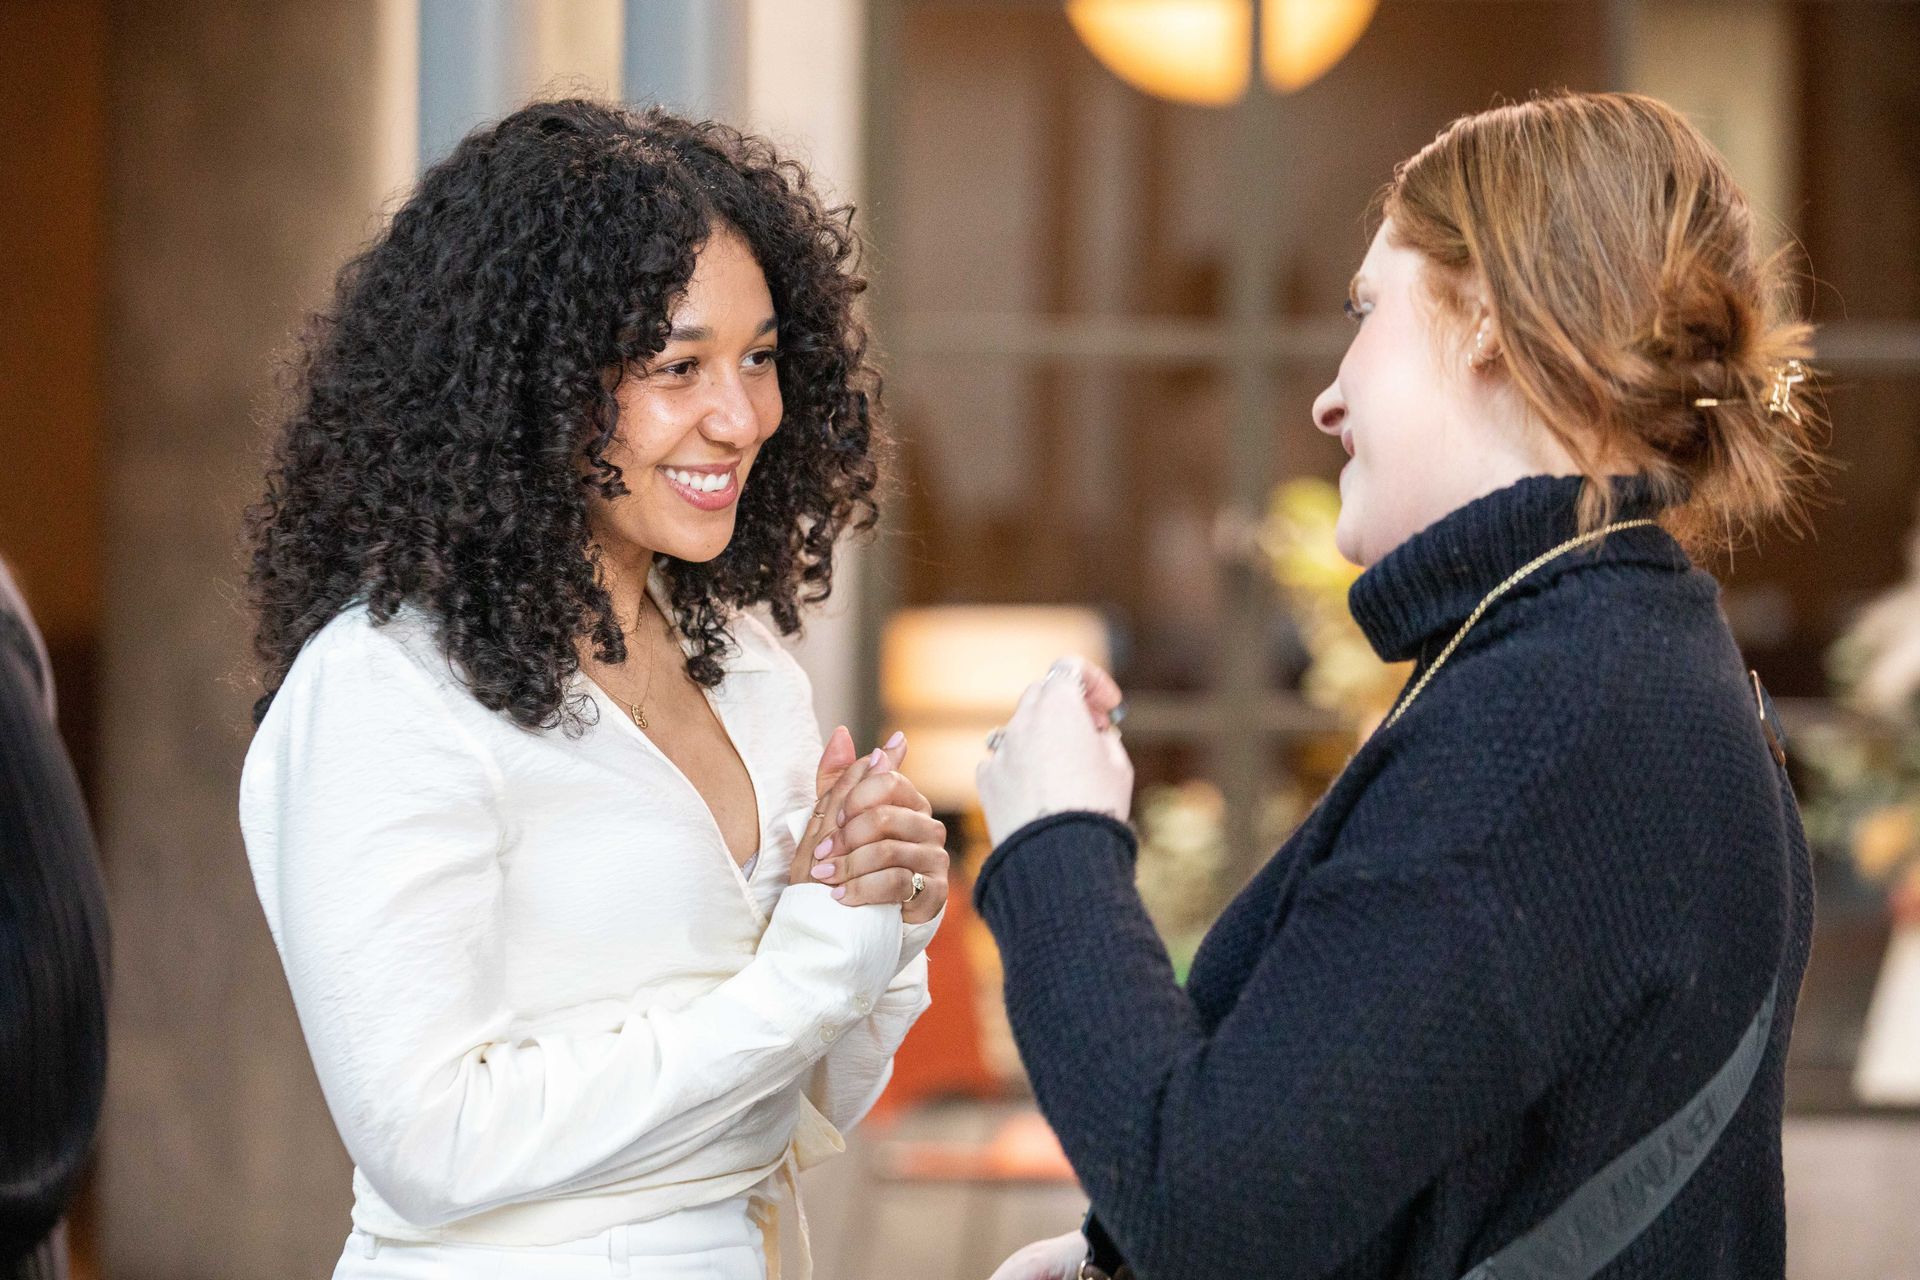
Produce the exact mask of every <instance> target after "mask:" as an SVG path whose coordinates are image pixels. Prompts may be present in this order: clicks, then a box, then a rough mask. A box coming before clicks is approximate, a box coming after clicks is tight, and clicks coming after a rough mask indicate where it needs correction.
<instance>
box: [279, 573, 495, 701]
mask: <svg viewBox="0 0 1920 1280" xmlns="http://www.w3.org/2000/svg"><path fill="white" fill-rule="evenodd" d="M398 664H409V665H410V666H411V667H413V668H416V669H417V670H418V672H419V674H420V675H421V676H424V677H425V679H426V681H427V682H428V684H430V685H431V686H432V687H433V688H434V689H436V690H437V691H439V692H440V693H441V695H442V696H443V697H445V699H446V701H447V702H448V703H449V705H453V706H457V705H459V703H460V699H458V698H453V697H450V696H447V695H450V694H454V693H463V692H464V691H465V682H464V681H463V680H462V679H461V676H460V674H459V671H458V668H457V666H456V664H455V663H454V661H453V660H452V659H451V658H449V657H448V656H447V654H446V652H445V649H444V648H443V646H442V645H441V643H440V640H439V636H438V632H437V628H436V627H435V624H434V622H433V619H432V618H431V616H430V615H428V614H427V613H426V612H425V611H424V610H422V609H421V608H419V607H418V606H417V605H413V604H402V605H401V606H400V608H398V609H396V610H395V611H394V613H393V615H392V616H391V617H390V618H388V619H386V620H385V621H380V620H378V619H376V618H375V617H374V616H373V613H372V611H371V610H370V609H369V608H368V606H367V604H366V602H365V601H362V600H354V601H351V602H349V603H348V604H346V605H345V606H343V607H342V608H341V609H340V611H339V612H338V613H336V614H334V616H333V617H332V618H330V619H328V620H327V622H326V623H325V624H324V625H323V626H321V627H320V629H319V630H317V631H315V632H314V633H313V634H312V635H311V636H309V637H308V638H307V641H306V643H305V644H304V645H302V646H301V648H300V652H299V654H298V655H297V656H296V657H295V658H294V660H293V665H292V666H291V667H289V668H288V670H287V674H286V678H285V679H284V680H283V681H282V682H281V685H280V690H279V692H278V694H276V696H275V698H274V701H273V705H272V706H271V707H269V708H268V711H267V721H264V722H262V724H261V726H260V727H261V728H262V729H266V728H267V726H268V723H269V722H271V721H273V720H274V719H275V716H274V712H275V711H278V710H280V709H281V708H282V707H283V706H284V705H287V704H288V703H289V702H291V701H293V700H297V699H298V698H299V697H301V696H302V695H303V693H305V692H306V686H308V685H309V684H314V683H316V682H324V690H323V689H321V688H315V689H314V690H313V691H312V692H313V693H314V694H316V695H322V696H328V695H330V696H335V697H352V696H354V695H355V694H356V693H363V694H367V695H369V696H375V695H383V694H390V693H391V692H392V689H393V681H392V677H393V676H394V675H395V674H400V673H405V672H406V668H405V667H403V666H400V665H398ZM409 683H412V681H409ZM416 687H417V686H416ZM468 700H469V701H470V700H471V699H470V698H469V699H468ZM476 705H477V704H476Z"/></svg>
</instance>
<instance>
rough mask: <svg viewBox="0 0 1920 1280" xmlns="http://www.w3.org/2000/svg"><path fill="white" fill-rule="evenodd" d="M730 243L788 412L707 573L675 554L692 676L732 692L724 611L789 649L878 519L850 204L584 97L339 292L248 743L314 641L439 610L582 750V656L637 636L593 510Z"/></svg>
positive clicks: (495, 136)
mask: <svg viewBox="0 0 1920 1280" xmlns="http://www.w3.org/2000/svg"><path fill="white" fill-rule="evenodd" d="M717 229H731V230H732V231H735V232H737V233H738V234H739V235H740V236H741V237H742V238H743V239H744V240H745V241H746V243H747V245H748V246H749V247H750V249H751V250H752V252H753V255H754V258H755V259H756V261H757V262H758V263H759V266H760V269H761V271H762V272H763V273H764V274H765V276H766V280H767V286H768V288H769V290H770V291H771V293H772V296H773V303H774V308H775V313H776V315H777V317H778V320H779V325H780V349H781V359H780V364H779V379H780V393H781V397H782V401H783V403H784V406H785V415H784V417H783V419H782V422H781V426H780V429H779V430H778V431H777V432H775V433H774V434H773V435H772V436H771V437H770V438H769V439H768V440H767V442H766V444H765V445H764V446H763V448H762V450H761V452H760V455H759V458H758V461H757V463H756V465H755V467H754V470H753V475H752V478H751V479H750V480H749V482H748V485H747V487H746V490H745V491H744V493H743V494H742V495H741V498H740V507H739V512H738V516H737V520H736V524H735V531H734V536H733V540H732V542H731V543H729V545H728V546H727V548H726V549H725V550H724V551H723V552H721V554H720V555H719V556H717V557H716V558H715V559H713V560H712V561H709V562H707V563H704V564H696V563H692V562H687V561H681V560H677V559H674V558H671V557H668V556H664V555H662V556H657V557H656V560H657V561H658V562H659V563H660V565H661V566H662V568H663V570H664V571H665V575H666V578H667V580H668V582H669V583H670V584H671V595H672V599H673V603H674V606H675V612H676V614H677V615H678V626H679V628H680V630H681V631H682V633H683V634H684V635H685V636H686V637H687V638H688V639H689V640H690V641H691V642H692V649H693V652H692V654H691V656H689V658H688V660H687V673H688V675H689V676H691V677H692V678H693V679H694V680H695V681H696V682H698V683H699V684H701V685H703V686H707V687H712V686H713V685H716V684H718V683H719V682H720V680H721V677H722V674H723V671H722V666H721V659H722V658H723V657H724V655H725V654H726V652H727V650H728V647H729V646H730V644H731V643H732V641H731V636H730V635H729V633H728V629H727V628H728V622H729V618H730V616H731V614H732V613H733V611H735V610H737V609H741V608H744V607H747V606H751V605H760V604H764V605H766V606H768V608H769V610H770V612H771V614H772V616H773V619H774V623H775V625H776V626H777V627H778V628H779V629H780V630H781V631H782V632H783V633H787V634H791V633H792V632H794V631H797V630H798V629H799V627H800V609H801V607H802V606H803V605H811V604H815V603H818V602H819V601H821V600H824V599H825V598H826V597H827V595H828V593H829V591H830V590H831V589H832V576H833V553H834V544H835V542H836V540H837V539H838V538H839V536H840V535H841V534H842V533H843V532H845V531H847V530H848V529H866V528H870V527H871V526H872V525H873V524H874V522H875V520H876V519H877V516H878V512H877V510H876V508H875V504H874V499H873V492H874V487H875V484H876V479H877V471H878V467H877V462H876V459H875V457H874V453H875V450H876V447H877V444H878V436H877V423H876V412H877V397H878V393H879V379H878V377H877V375H876V373H875V371H874V369H873V367H872V365H871V363H870V362H869V359H868V355H867V334H866V329H865V327H864V325H863V324H862V322H861V320H860V319H859V317H858V315H857V314H856V311H855V299H856V298H857V297H858V295H859V294H860V293H861V292H862V291H863V290H864V289H865V288H866V282H865V280H864V279H863V278H862V277H861V275H860V274H859V261H858V258H859V243H858V241H857V239H856V238H855V235H854V233H853V230H852V210H851V209H850V208H847V207H834V208H829V207H827V206H826V205H825V204H824V203H823V202H822V200H821V199H820V197H819V195H818V194H817V193H816V192H815V191H814V189H813V186H812V183H811V181H810V179H809V177H808V174H807V172H806V171H805V170H804V169H803V168H802V167H801V166H800V165H799V164H797V163H795V162H794V161H792V160H788V159H783V158H782V157H781V156H779V155H778V154H777V153H776V152H775V150H774V149H773V147H772V146H771V145H770V144H768V143H767V142H766V141H765V140H763V139H761V138H757V137H753V136H750V135H746V134H743V133H741V132H739V131H738V130H735V129H732V128H729V127H728V126H726V125H722V124H717V123H713V122H694V121H689V120H685V119H681V118H679V117H677V116H674V115H671V114H669V113H667V112H664V111H661V110H657V109H654V110H647V111H644V112H635V111H630V110H627V109H625V108H622V107H618V106H613V105H609V104H605V103H599V102H592V101H586V100H582V99H568V100H565V101H557V102H542V103H537V104H535V105H532V106H529V107H526V108H525V109H523V110H521V111H518V112H516V113H514V114H513V115H510V116H508V117H507V118H505V119H504V120H501V121H500V122H499V123H498V124H495V125H492V126H490V127H487V128H483V129H480V130H476V131H475V132H474V133H472V134H470V135H469V136H468V137H467V138H465V139H464V140H463V141H462V142H461V143H460V145H459V146H458V147H456V148H455V149H454V151H453V153H452V154H451V155H450V156H448V157H447V158H446V159H445V160H443V161H441V162H440V163H439V164H437V165H435V166H433V168H431V169H430V170H429V171H428V172H427V173H426V175H425V176H424V177H423V178H422V179H421V182H420V185H419V188H418V189H417V190H416V191H415V192H414V194H413V195H412V197H411V198H410V199H409V200H408V201H407V202H406V204H405V205H404V206H402V207H401V209H400V210H399V211H398V212H397V213H396V214H395V215H394V217H393V219H392V221H391V223H390V224H389V225H388V227H387V228H386V230H385V231H384V233H383V234H382V235H381V236H380V237H379V238H378V239H377V240H375V241H374V243H373V244H372V245H371V246H370V247H368V248H367V249H366V250H365V251H364V252H362V253H361V254H359V255H358V256H357V257H356V258H354V259H353V260H352V261H350V262H349V263H348V264H347V265H346V266H345V267H344V268H342V270H341V272H340V275H339V277H338V279H337V282H336V290H335V297H334V302H333V305H332V308H331V309H330V310H329V311H327V312H325V313H322V314H320V315H318V316H316V317H314V319H313V321H312V322H311V323H310V325H309V327H308V330H307V332H306V333H305V335H304V337H303V339H302V341H301V343H300V344H299V347H298V349H297V352H296V354H295V356H294V359H293V361H292V363H291V380H292V395H291V396H290V398H289V408H288V410H287V412H286V415H285V417H284V419H283V420H282V422H281V423H280V429H279V436H278V440H277V442H276V444H275V446H274V454H273V458H272V462H271V465H270V467H269V470H268V472H267V479H266V493H265V495H264V497H262V498H261V500H260V501H258V502H257V503H255V504H254V505H253V506H251V507H250V508H248V511H247V516H246V523H247V531H248V534H249V538H250V541H251V550H252V564H251V568H250V572H249V574H248V587H249V594H250V598H251V602H252V604H253V606H254V607H255V609H256V610H257V612H258V619H259V621H258V630H257V632H256V635H255V638H254V648H255V651H256V652H257V654H258V655H259V657H260V658H261V660H262V661H263V663H264V664H265V672H264V678H263V684H264V686H265V692H264V693H263V694H262V696H261V697H260V698H259V700H258V701H257V702H256V703H255V704H254V708H253V721H254V723H255V724H256V725H258V724H259V723H260V721H261V719H262V718H263V717H264V716H265V715H266V712H267V708H268V707H269V706H270V705H271V703H272V701H273V696H274V693H275V691H277V690H278V689H279V687H280V684H281V682H282V681H283V680H284V679H285V678H286V674H287V670H288V668H289V667H290V666H292V664H293V660H294V658H295V656H296V655H297V654H298V653H299V651H300V647H301V645H302V644H303V643H305V641H306V640H307V638H308V637H309V636H311V635H312V634H313V633H314V632H315V631H317V630H318V629H319V628H321V627H323V626H325V625H326V623H327V622H328V620H329V619H331V618H332V617H333V616H334V615H335V614H337V613H338V612H339V611H340V610H341V609H342V608H343V607H345V606H346V605H348V604H349V603H351V602H354V601H356V600H361V599H364V600H365V602H366V604H367V607H368V610H369V612H370V614H371V615H372V617H373V618H374V620H375V621H376V622H382V623H384V622H386V621H387V620H389V619H390V618H391V617H392V616H393V614H394V612H395V611H396V610H397V609H398V608H399V607H400V606H401V605H402V604H406V603H411V604H413V605H415V606H417V607H419V608H421V609H423V610H424V611H425V612H426V613H427V614H428V615H429V616H430V617H432V618H433V619H434V621H435V623H436V625H437V629H438V632H439V635H440V639H441V642H442V644H443V645H444V646H445V648H446V650H447V653H448V655H449V656H450V657H452V658H453V659H455V660H457V663H458V665H459V667H460V669H461V670H462V674H463V676H464V678H465V680H466V681H467V683H468V685H469V686H470V687H471V689H472V691H473V695H474V697H475V698H476V699H478V700H479V701H480V702H481V703H482V704H483V705H484V706H486V707H488V708H490V709H492V710H495V711H501V712H505V713H506V714H507V715H509V716H511V717H512V718H513V719H514V720H515V721H516V722H517V723H519V724H521V725H523V726H525V727H527V728H529V729H547V728H554V727H563V728H565V729H566V730H567V731H568V732H577V731H578V730H579V728H580V727H581V726H582V725H583V724H584V723H585V722H586V720H587V718H588V706H589V704H588V703H587V700H586V699H585V698H584V696H581V695H577V694H576V695H575V696H574V697H572V698H569V697H568V696H567V694H566V687H567V684H568V681H569V680H570V679H571V678H572V676H573V674H574V673H575V672H576V671H577V670H578V668H579V652H578V649H577V648H576V644H577V641H578V639H579V638H580V637H582V636H585V637H589V638H590V639H591V642H592V644H593V646H594V651H595V653H596V655H597V656H598V657H599V658H600V660H602V661H606V662H614V663H618V662H622V661H624V660H625V658H626V655H627V651H626V642H625V639H624V637H623V632H622V628H621V626H620V623H619V621H618V619H617V618H616V617H615V616H614V612H613V606H612V601H611V599H610V598H609V595H608V593H607V591H606V589H605V588H604V587H603V586H602V585H601V584H600V581H599V575H598V557H597V554H596V553H595V551H594V550H593V548H592V546H591V544H590V539H589V533H588V526H587V504H588V491H589V489H591V490H593V491H596V492H598V493H599V494H601V495H602V496H604V497H607V498H613V497H617V496H619V495H621V494H624V493H626V492H628V489H627V488H626V486H625V485H624V484H623V483H622V481H621V477H620V470H619V468H618V467H617V466H615V465H614V464H612V463H611V462H609V461H608V460H607V459H606V456H605V451H606V449H607V447H608V446H609V444H610V443H611V442H612V441H613V439H614V435H615V433H616V431H617V430H618V428H619V406H618V403H617V401H616V399H615V392H616V391H617V389H618V387H619V385H620V379H621V378H622V377H623V376H625V374H626V373H627V371H628V370H629V369H630V368H632V367H633V366H635V365H636V364H637V363H640V362H644V361H645V360H647V359H648V358H650V357H652V356H653V355H655V354H657V353H658V352H659V351H660V350H661V349H662V348H663V347H664V345H665V343H666V339H667V332H668V328H669V319H668V317H669V312H670V310H671V309H672V307H673V306H674V304H675V303H676V302H677V301H678V299H679V298H680V297H681V296H682V295H683V294H684V292H685V290H686V288H687V284H688V281H689V280H690V278H691V276H692V274H693V268H694V259H695V255H696V254H697V253H698V251H699V250H700V247H701V246H702V245H703V244H704V243H705V242H706V241H707V239H708V238H709V236H711V235H713V234H714V233H715V231H716V230H717Z"/></svg>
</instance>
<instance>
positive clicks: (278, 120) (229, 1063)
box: [95, 0, 418, 1280]
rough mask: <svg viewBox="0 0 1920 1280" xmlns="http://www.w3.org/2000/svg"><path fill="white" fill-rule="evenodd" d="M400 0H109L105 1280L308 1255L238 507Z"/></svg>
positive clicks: (366, 133)
mask: <svg viewBox="0 0 1920 1280" xmlns="http://www.w3.org/2000/svg"><path fill="white" fill-rule="evenodd" d="M417 22H418V18H417V8H416V7H415V5H414V4H413V3H411V2H410V0H307V2H305V3H301V4H264V3H241V2H240V0H165V2H161V0H114V2H113V3H111V4H110V5H109V21H108V31H109V36H108V40H109V50H108V67H109V76H108V82H109V105H108V162H107V163H108V194H109V209H110V213H109V225H108V250H107V253H108V266H107V296H108V302H107V331H108V341H107V352H106V378H105V382H106V388H107V397H106V405H107V411H106V430H105V434H104V442H103V448H102V456H101V462H102V469H103V475H104V483H103V490H104V494H105V504H106V510H105V512H104V529H105V560H106V566H107V568H106V576H105V600H104V606H103V610H102V614H103V621H102V633H101V634H102V668H103V671H102V681H101V688H102V699H101V704H100V723H101V731H102V743H101V748H102V761H101V765H102V767H101V769H100V783H101V833H102V838H103V845H104V853H105V858H104V861H105V863H106V866H107V869H108V879H109V893H110V897H111V903H112V910H113V922H114V929H115V939H114V941H115V952H116V954H115V956H114V962H115V963H114V980H115V992H114V997H115V999H114V1004H115V1011H114V1022H113V1037H114V1039H113V1070H112V1077H111V1083H110V1086H109V1095H108V1103H107V1114H106V1119H105V1122H104V1124H103V1128H102V1137H101V1147H100V1155H99V1168H98V1175H97V1183H96V1188H95V1203H96V1206H97V1222H98V1233H99V1256H100V1260H101V1270H102V1272H103V1274H104V1275H106V1276H109V1277H119V1276H126V1277H134V1276H137V1277H142V1278H143V1280H171V1278H172V1277H196V1278H207V1277H227V1276H231V1277H235V1278H236V1280H238V1278H240V1277H245V1278H246V1280H257V1278H259V1277H268V1276H272V1277H296V1276H323V1275H325V1274H327V1273H328V1271H329V1270H330V1269H331V1266H332V1263H333V1260H334V1258H335V1257H336V1256H337V1255H338V1252H339V1249H340V1246H341V1242H342V1240H343V1238H344V1236H345V1234H346V1231H347V1229H348V1221H347V1207H348V1203H349V1195H350V1193H349V1185H348V1169H349V1166H348V1162H347V1159H346V1156H345V1153H344V1152H343V1151H342V1149H341V1147H340V1143H339V1141H338V1139H337V1138H336V1136H335V1133H334V1128H333V1125H332V1122H331V1120H330V1119H329V1117H328V1115H327V1112H326V1108H325V1106H324V1105H323V1103H322V1101H321V1097H320V1092H319V1089H318V1087H317V1085H316V1083H315V1080H314V1075H313V1069H312V1066H311V1065H310V1062H309V1060H308V1056H307V1052H306V1047H305V1044H304V1043H303V1041H302V1038H301V1035H300V1031H299V1028H298V1026H297V1024H296V1022H295V1019H294V1016H293V1010H292V1006H291V1002H290V1001H289V999H288V996H287V988H286V983H285V980H284V979H283V977H282V974H281V970H280V966H279V963H278V961H277V960H276V958H275V955H274V952H273V948H272V946H271V943H270V941H269V938H268V935H267V930H266V927H265V923H264V921H263V919H262V917H261V913H260V909H259V906H258V904H257V903H256V901H255V899H254V896H253V889H252V884H251V881H250V878H249V876H248V872H247V866H246V861H245V857H244V855H243V852H242V848H241V841H240V833H239V830H238V827H237V824H236V819H235V803H236V787H237V783H238V779H239V771H240V762H241V759H242V756H243V755H244V752H245V750H246V746H247V742H248V739H249V736H250V726H249V719H248V708H249V705H250V703H251V701H252V698H253V694H254V678H253V670H252V666H251V663H250V660H249V657H248V637H249V634H250V623H249V619H248V617H247V615H246V612H245V610H244V608H243V607H242V604H241V602H240V599H239V586H238V584H239V581H240V577H241V573H242V560H241V556H240V536H239V527H240V512H241V508H242V507H243V506H244V505H245V504H246V503H247V502H248V501H250V500H251V499H252V497H253V496H254V494H255V493H256V491H257V488H258V485H259V474H260V470H261V466H262V454H263V452H264V448H265V436H264V430H263V427H262V425H261V423H262V421H263V419H264V418H265V417H266V416H267V413H268V410H269V408H270V393H271V390H272V387H273V384H274V379H273V368H274V359H275V356H276V353H278V352H281V351H282V350H284V349H285V347H286V345H287V343H288V341H289V339H290V338H291V336H292V335H293V334H294V333H295V331H296V330H297V328H298V326H299V324H300V320H301V317H302V315H303V313H304V312H306V311H308V310H311V309H313V308H315V307H317V306H320V305H323V304H324V302H325V300H326V299H327V297H328V294H329V291H330V287H331V280H332V276H333V273H334V271H335V270H336V268H337V267H338V266H339V265H340V263H341V262H342V261H343V260H344V259H345V258H346V257H347V256H348V255H349V254H350V253H351V252H352V251H353V250H354V248H355V247H356V246H358V245H359V244H361V243H362V242H364V241H365V240H367V239H368V238H369V237H370V236H371V235H373V234H374V232H375V231H376V230H377V227H378V218H379V213H380V210H381V208H382V206H383V204H384V203H385V201H386V200H387V199H388V198H389V197H390V196H391V195H392V194H393V193H394V192H395V190H396V188H398V187H399V186H400V185H401V184H403V183H404V182H405V181H407V180H408V179H410V178H411V176H412V169H413V148H414V138H415V137H416V136H417V135H416V132H415V130H416V123H415V117H414V115H413V102H414V77H415V66H416V55H415V53H414V49H415V47H416V43H417V36H416V34H415V33H416V32H417Z"/></svg>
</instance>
